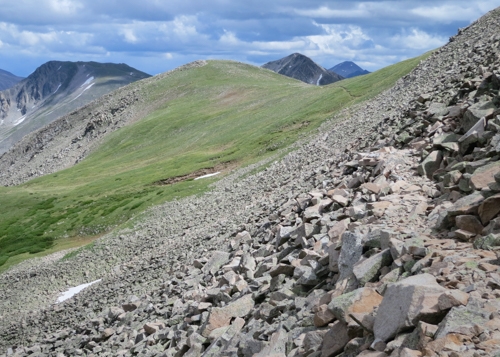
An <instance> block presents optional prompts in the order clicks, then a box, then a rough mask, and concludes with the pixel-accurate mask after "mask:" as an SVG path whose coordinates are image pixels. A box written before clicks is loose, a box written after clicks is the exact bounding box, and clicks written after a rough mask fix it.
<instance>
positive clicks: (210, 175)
mask: <svg viewBox="0 0 500 357" xmlns="http://www.w3.org/2000/svg"><path fill="white" fill-rule="evenodd" d="M218 174H220V172H215V173H213V174H206V175H203V176H199V177H197V178H195V180H199V179H202V178H206V177H212V176H215V175H218Z"/></svg>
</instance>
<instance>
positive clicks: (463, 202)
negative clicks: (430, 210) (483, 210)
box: [447, 192, 484, 217]
mask: <svg viewBox="0 0 500 357" xmlns="http://www.w3.org/2000/svg"><path fill="white" fill-rule="evenodd" d="M483 201H484V196H483V195H482V194H481V193H480V192H474V193H473V194H471V195H467V196H464V197H462V198H460V199H458V200H457V201H456V202H455V203H454V204H453V205H452V206H451V207H450V208H448V209H447V212H448V216H449V217H456V216H459V215H470V214H472V215H476V214H477V213H478V209H479V206H480V205H481V203H483Z"/></svg>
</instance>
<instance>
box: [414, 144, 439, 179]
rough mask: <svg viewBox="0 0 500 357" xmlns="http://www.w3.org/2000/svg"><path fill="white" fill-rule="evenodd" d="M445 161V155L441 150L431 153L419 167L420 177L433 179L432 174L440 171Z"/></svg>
mask: <svg viewBox="0 0 500 357" xmlns="http://www.w3.org/2000/svg"><path fill="white" fill-rule="evenodd" d="M441 161H443V153H442V152H441V151H440V150H435V151H433V152H431V153H430V154H429V155H427V157H426V158H425V159H424V161H422V163H421V164H420V165H418V167H417V171H418V173H419V174H420V176H427V177H429V178H432V174H433V173H434V172H436V171H437V169H439V167H440V165H441Z"/></svg>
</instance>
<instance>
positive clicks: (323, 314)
mask: <svg viewBox="0 0 500 357" xmlns="http://www.w3.org/2000/svg"><path fill="white" fill-rule="evenodd" d="M333 320H335V315H334V314H333V312H331V311H330V309H329V308H328V305H327V304H323V305H320V306H318V309H317V311H316V313H315V314H314V326H316V327H323V326H326V325H328V324H329V323H330V322H332V321H333Z"/></svg>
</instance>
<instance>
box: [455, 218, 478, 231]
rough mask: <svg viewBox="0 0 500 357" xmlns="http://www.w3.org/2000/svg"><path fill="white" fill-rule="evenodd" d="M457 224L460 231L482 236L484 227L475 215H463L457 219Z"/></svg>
mask: <svg viewBox="0 0 500 357" xmlns="http://www.w3.org/2000/svg"><path fill="white" fill-rule="evenodd" d="M455 224H456V225H457V227H458V228H459V229H462V230H464V231H467V232H471V233H474V234H480V233H481V232H482V230H483V229H484V227H483V225H482V224H481V222H480V221H479V219H478V218H477V217H476V216H473V215H461V216H456V217H455Z"/></svg>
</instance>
